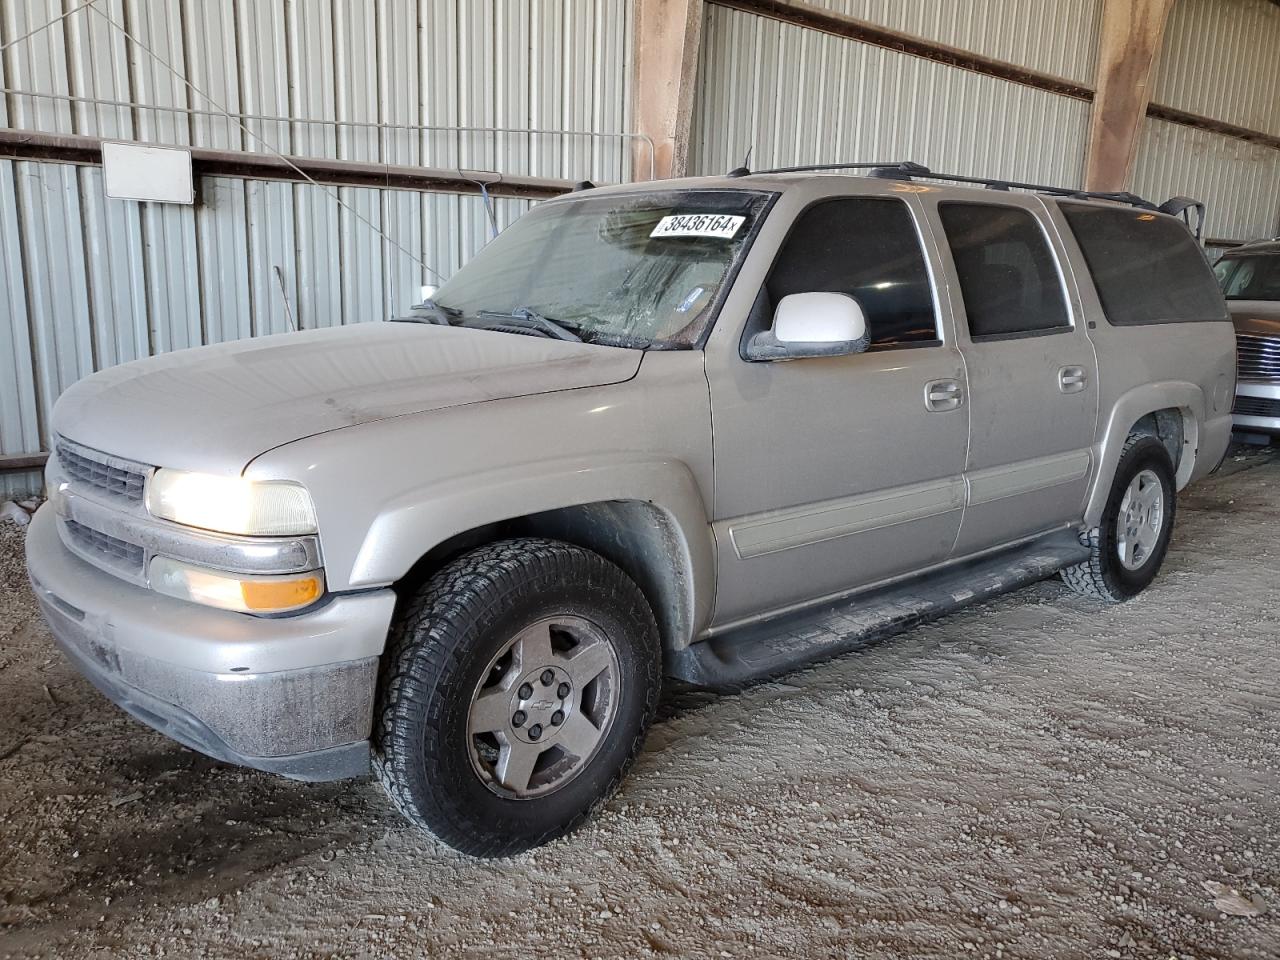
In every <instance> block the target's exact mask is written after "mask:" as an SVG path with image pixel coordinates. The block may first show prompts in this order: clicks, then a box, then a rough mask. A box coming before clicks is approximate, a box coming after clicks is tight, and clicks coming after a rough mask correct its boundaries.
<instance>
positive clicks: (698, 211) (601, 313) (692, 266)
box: [432, 190, 773, 348]
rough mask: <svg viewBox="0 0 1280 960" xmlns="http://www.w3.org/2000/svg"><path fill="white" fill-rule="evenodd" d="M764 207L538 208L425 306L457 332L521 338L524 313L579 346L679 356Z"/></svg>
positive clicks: (717, 197)
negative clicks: (481, 330) (668, 351)
mask: <svg viewBox="0 0 1280 960" xmlns="http://www.w3.org/2000/svg"><path fill="white" fill-rule="evenodd" d="M772 196H773V195H772V194H768V193H760V192H756V191H746V190H668V191H661V192H657V191H655V192H653V193H629V194H614V195H612V196H610V195H606V196H600V197H582V198H575V199H566V200H554V201H549V202H547V203H544V204H541V205H539V206H537V207H534V208H533V209H532V210H530V211H529V212H528V213H526V214H525V215H524V216H523V217H521V218H520V219H519V220H517V221H516V222H515V223H514V224H512V225H511V226H510V227H508V228H507V229H506V230H505V231H503V232H502V233H501V234H499V235H498V236H497V237H496V238H495V239H494V240H493V242H491V243H490V244H489V245H488V246H486V247H485V248H484V249H483V250H481V251H480V253H479V254H477V255H476V257H475V258H474V259H472V260H471V262H470V263H468V264H467V265H466V266H465V267H463V268H462V269H461V270H459V271H458V272H457V273H456V274H454V275H453V276H452V277H450V278H449V280H448V281H447V282H446V283H445V284H443V285H442V286H441V287H440V289H439V290H438V291H437V292H436V294H435V296H434V297H433V298H432V304H433V305H434V306H436V307H438V308H439V310H438V311H437V313H438V314H440V315H443V316H447V317H449V321H448V322H451V323H457V324H461V325H463V326H491V327H494V328H495V329H500V330H506V331H513V332H514V331H524V332H528V331H529V330H531V329H532V328H534V327H535V325H534V324H533V323H531V322H530V321H529V319H528V318H529V315H530V314H531V313H532V314H537V315H539V316H540V317H543V318H545V319H546V320H550V321H552V322H554V323H555V324H556V326H557V327H559V328H560V329H561V330H562V331H563V330H568V331H571V332H572V333H573V334H574V335H576V336H578V337H579V338H580V339H582V340H585V341H587V342H589V343H603V344H608V345H612V346H631V347H658V348H687V347H691V346H693V345H695V344H697V343H698V342H699V340H700V338H701V337H702V334H703V333H704V332H705V331H706V329H707V328H708V327H709V325H710V323H711V322H712V319H713V314H714V311H715V310H716V309H718V306H719V303H720V300H721V296H720V295H721V292H722V291H723V290H724V289H725V288H726V287H727V285H728V283H729V282H730V281H731V280H732V276H733V273H734V271H735V270H736V268H737V265H738V264H739V262H740V261H741V258H742V256H743V254H744V253H745V251H746V248H747V245H748V243H749V242H750V239H751V238H752V237H753V236H754V235H755V232H756V230H757V228H758V227H759V224H760V222H761V220H762V219H763V216H764V212H765V210H766V208H767V207H768V204H769V200H770V199H771V197H772ZM504 316H505V317H506V318H507V319H505V320H504ZM521 316H522V317H523V319H522V320H521V321H520V322H519V323H515V322H514V321H512V320H511V318H512V317H516V318H517V319H519V318H520V317H521ZM536 327H537V329H540V330H542V331H543V332H545V331H546V330H547V328H548V327H547V324H545V323H541V322H540V323H539V324H537V325H536Z"/></svg>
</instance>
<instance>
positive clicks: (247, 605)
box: [148, 557, 324, 613]
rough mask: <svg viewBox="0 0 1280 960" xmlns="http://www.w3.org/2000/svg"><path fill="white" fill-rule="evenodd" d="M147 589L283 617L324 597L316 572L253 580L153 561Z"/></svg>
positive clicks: (163, 560) (165, 559)
mask: <svg viewBox="0 0 1280 960" xmlns="http://www.w3.org/2000/svg"><path fill="white" fill-rule="evenodd" d="M148 573H149V576H150V580H151V589H153V590H155V591H156V592H157V593H164V594H168V595H169V596H171V597H177V598H178V599H179V600H191V601H194V602H195V603H203V604H206V605H208V606H211V607H221V608H222V609H224V610H238V611H240V612H241V613H287V612H289V611H291V610H300V609H301V608H303V607H305V606H308V605H309V604H312V603H314V602H315V601H316V600H318V599H320V595H321V594H323V593H324V577H323V575H322V574H321V573H320V571H319V570H314V571H312V572H311V573H298V574H292V575H290V576H287V577H254V576H247V575H243V574H234V573H223V572H222V571H219V570H210V569H209V568H208V567H197V566H193V565H191V564H189V563H181V562H179V561H177V560H173V559H170V558H169V557H154V558H152V560H151V566H150V568H149V570H148Z"/></svg>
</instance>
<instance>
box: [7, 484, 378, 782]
mask: <svg viewBox="0 0 1280 960" xmlns="http://www.w3.org/2000/svg"><path fill="white" fill-rule="evenodd" d="M27 569H28V573H29V575H30V577H31V583H32V586H33V588H34V590H35V594H36V598H37V600H38V601H39V603H40V607H41V610H42V611H43V613H44V616H45V619H46V620H47V621H48V623H49V627H50V630H51V631H52V633H53V636H54V639H55V641H56V642H57V644H58V646H59V647H61V648H62V650H63V651H64V652H65V653H66V655H67V657H68V659H69V660H70V661H71V662H72V664H74V665H75V667H76V668H77V669H78V670H79V671H80V672H81V673H83V674H84V675H85V676H86V677H87V678H88V679H89V680H90V681H91V682H92V683H93V684H94V686H96V687H97V688H98V689H99V690H101V691H102V692H103V693H104V694H106V696H107V697H108V698H110V699H111V700H112V701H114V702H115V703H116V704H118V705H119V706H120V707H122V708H123V709H124V710H126V711H128V712H129V713H130V714H131V715H133V716H134V717H136V718H137V719H139V720H141V721H142V722H144V723H146V724H148V725H149V726H151V727H154V728H155V729H157V730H159V731H160V732H161V733H164V734H165V735H166V736H169V737H171V738H173V739H174V740H177V741H178V742H179V743H182V744H184V745H185V746H188V747H190V748H192V749H193V750H198V751H200V752H201V753H205V754H208V755H209V756H211V757H215V758H217V759H219V760H224V761H227V762H229V763H236V764H241V765H243V766H248V767H254V768H256V769H259V770H267V771H270V772H272V773H278V774H281V775H283V776H286V777H291V778H293V779H297V780H336V779H341V778H343V777H354V776H363V775H365V774H367V773H368V770H369V735H370V731H371V730H372V723H373V702H374V693H375V685H376V681H377V669H378V657H379V655H380V654H381V653H382V649H383V647H384V645H385V643H386V636H387V630H388V628H389V626H390V623H391V615H392V611H393V609H394V606H395V595H394V594H393V593H392V591H391V590H389V589H383V590H375V591H370V592H367V593H360V594H349V595H344V596H335V597H332V598H330V599H329V600H328V601H327V602H324V603H322V604H321V605H320V606H319V607H317V608H316V609H314V610H311V611H308V612H306V613H303V614H300V615H297V616H290V617H273V618H267V617H253V616H249V615H247V614H241V613H232V612H228V611H225V610H215V609H213V608H210V607H203V606H200V605H197V604H193V603H187V602H185V601H182V600H175V599H172V598H169V597H165V596H162V595H160V594H158V593H155V592H154V591H152V590H149V589H146V588H145V587H138V586H133V585H131V584H128V583H124V582H122V581H121V580H120V579H118V578H116V577H113V576H111V575H110V574H108V573H104V572H103V571H101V570H99V569H97V568H96V567H94V566H91V565H90V564H88V563H86V562H85V561H83V560H81V559H79V558H78V557H76V556H75V555H74V554H72V553H71V551H70V550H68V549H67V548H66V547H65V546H64V545H63V543H62V541H61V540H60V539H59V537H58V532H57V525H56V521H55V518H54V515H53V511H52V510H51V509H50V508H49V507H48V506H45V507H42V508H41V509H40V510H38V511H37V512H36V515H35V516H34V517H33V518H32V521H31V526H30V528H29V529H28V531H27Z"/></svg>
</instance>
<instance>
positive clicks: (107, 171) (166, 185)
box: [102, 140, 196, 203]
mask: <svg viewBox="0 0 1280 960" xmlns="http://www.w3.org/2000/svg"><path fill="white" fill-rule="evenodd" d="M102 180H103V185H104V187H105V190H106V194H107V196H108V197H111V198H113V199H115V200H154V201H157V202H159V203H194V202H195V199H196V194H195V187H194V185H193V182H192V177H191V151H190V150H186V149H183V148H182V147H153V146H151V145H149V144H145V143H128V142H123V141H117V140H104V141H103V143H102Z"/></svg>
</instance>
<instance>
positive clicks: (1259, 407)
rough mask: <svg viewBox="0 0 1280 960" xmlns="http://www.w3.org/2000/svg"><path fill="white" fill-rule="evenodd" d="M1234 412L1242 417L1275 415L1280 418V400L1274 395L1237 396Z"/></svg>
mask: <svg viewBox="0 0 1280 960" xmlns="http://www.w3.org/2000/svg"><path fill="white" fill-rule="evenodd" d="M1232 413H1238V414H1240V416H1242V417H1274V418H1277V419H1280V400H1277V399H1276V398H1274V397H1240V396H1238V397H1236V405H1235V407H1233V408H1232Z"/></svg>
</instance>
